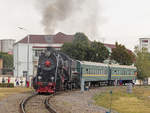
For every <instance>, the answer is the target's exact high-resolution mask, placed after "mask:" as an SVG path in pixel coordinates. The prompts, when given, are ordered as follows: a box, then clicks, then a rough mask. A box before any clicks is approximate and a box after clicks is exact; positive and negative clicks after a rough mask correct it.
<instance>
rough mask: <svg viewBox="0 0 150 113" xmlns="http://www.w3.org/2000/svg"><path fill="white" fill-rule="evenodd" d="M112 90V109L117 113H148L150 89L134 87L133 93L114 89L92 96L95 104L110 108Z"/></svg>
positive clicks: (149, 111)
mask: <svg viewBox="0 0 150 113" xmlns="http://www.w3.org/2000/svg"><path fill="white" fill-rule="evenodd" d="M110 90H112V91H113V93H112V109H114V110H116V111H118V112H119V113H150V97H149V96H150V87H141V86H140V87H135V88H133V93H132V94H128V93H126V88H122V87H117V88H116V87H114V88H112V89H108V90H107V91H105V92H103V93H100V94H97V95H95V96H94V100H95V104H96V105H99V106H103V107H105V108H108V109H109V107H110V100H111V96H110V93H109V91H110Z"/></svg>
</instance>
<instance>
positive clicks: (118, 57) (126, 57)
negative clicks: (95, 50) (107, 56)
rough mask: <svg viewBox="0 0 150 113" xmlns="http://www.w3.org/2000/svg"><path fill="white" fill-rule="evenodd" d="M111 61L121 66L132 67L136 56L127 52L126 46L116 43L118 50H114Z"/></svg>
mask: <svg viewBox="0 0 150 113" xmlns="http://www.w3.org/2000/svg"><path fill="white" fill-rule="evenodd" d="M111 59H112V60H115V61H117V62H118V63H119V64H121V65H131V64H133V61H134V59H135V56H134V54H133V53H132V52H131V51H129V50H127V49H126V48H125V46H124V45H121V44H118V43H117V42H116V48H113V49H112V53H111Z"/></svg>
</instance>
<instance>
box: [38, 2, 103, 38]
mask: <svg viewBox="0 0 150 113" xmlns="http://www.w3.org/2000/svg"><path fill="white" fill-rule="evenodd" d="M37 1H38V3H39V4H38V6H39V7H38V8H39V9H42V10H41V12H42V24H43V25H44V29H45V32H46V33H48V34H49V33H55V32H56V31H57V30H61V31H62V32H71V33H75V32H85V33H86V34H87V35H89V34H92V35H94V34H98V24H99V22H100V21H101V19H100V18H99V17H100V16H99V14H100V9H99V8H100V6H99V2H98V1H99V0H37ZM87 26H88V27H87Z"/></svg>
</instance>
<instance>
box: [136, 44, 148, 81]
mask: <svg viewBox="0 0 150 113" xmlns="http://www.w3.org/2000/svg"><path fill="white" fill-rule="evenodd" d="M135 53H136V61H135V66H136V68H137V76H138V78H139V79H141V80H144V79H145V78H148V77H150V69H149V68H150V53H149V52H148V51H147V49H146V48H142V50H140V49H139V48H138V47H137V46H136V47H135Z"/></svg>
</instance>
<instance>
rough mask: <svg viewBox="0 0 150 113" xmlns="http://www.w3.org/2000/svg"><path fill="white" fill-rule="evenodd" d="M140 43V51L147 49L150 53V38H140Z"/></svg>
mask: <svg viewBox="0 0 150 113" xmlns="http://www.w3.org/2000/svg"><path fill="white" fill-rule="evenodd" d="M139 42H140V45H139V46H140V49H142V48H147V49H148V52H150V38H140V39H139Z"/></svg>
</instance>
